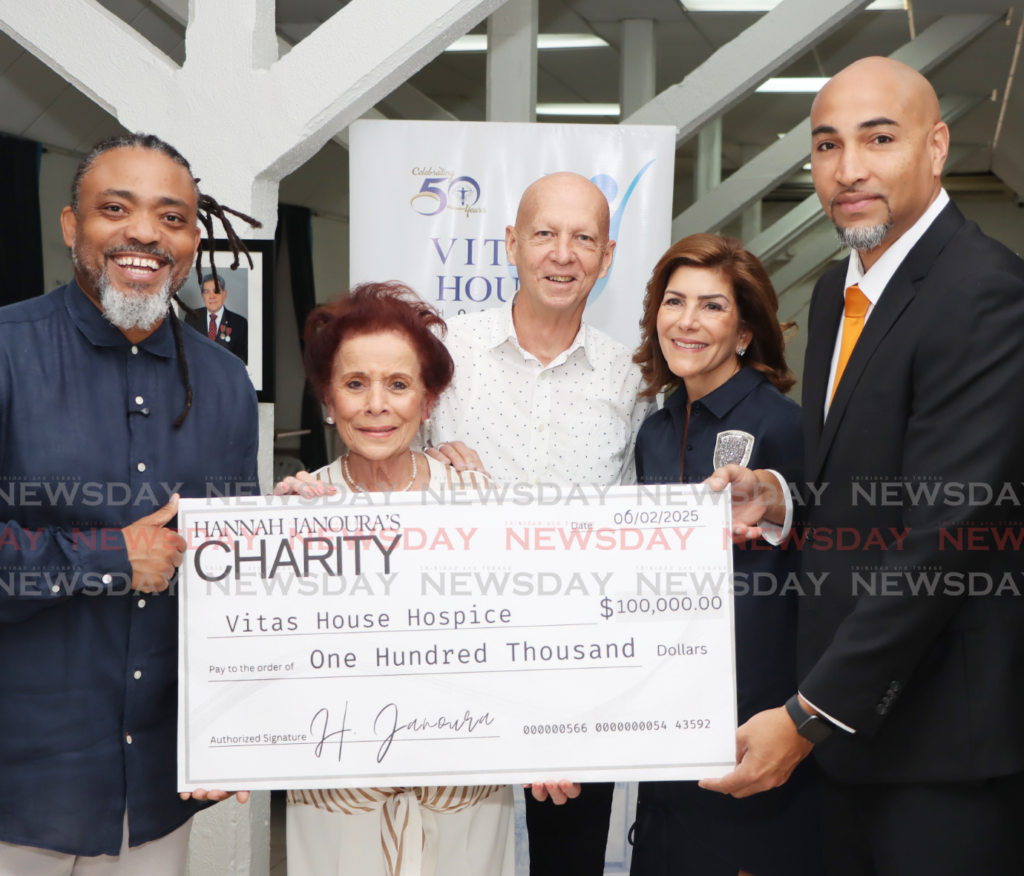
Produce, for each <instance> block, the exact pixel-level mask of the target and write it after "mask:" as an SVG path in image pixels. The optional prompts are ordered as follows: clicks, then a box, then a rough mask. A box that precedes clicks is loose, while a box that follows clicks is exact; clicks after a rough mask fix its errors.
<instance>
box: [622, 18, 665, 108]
mask: <svg viewBox="0 0 1024 876" xmlns="http://www.w3.org/2000/svg"><path fill="white" fill-rule="evenodd" d="M621 51H622V60H621V63H620V67H619V115H620V116H621V118H623V119H626V118H629V116H631V115H633V113H635V112H636V111H637V110H638V109H640V107H642V106H644V105H645V104H648V103H650V102H651V101H652V100H654V96H655V95H656V94H657V91H656V90H655V84H654V83H655V79H654V70H655V59H656V57H657V55H656V51H655V46H654V21H652V20H651V19H649V18H627V19H626V20H625V21H623V22H622V50H621Z"/></svg>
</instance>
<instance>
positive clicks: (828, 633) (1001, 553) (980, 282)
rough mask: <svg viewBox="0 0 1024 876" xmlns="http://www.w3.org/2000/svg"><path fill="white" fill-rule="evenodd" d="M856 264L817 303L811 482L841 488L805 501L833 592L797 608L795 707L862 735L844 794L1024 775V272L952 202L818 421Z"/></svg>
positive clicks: (810, 397)
mask: <svg viewBox="0 0 1024 876" xmlns="http://www.w3.org/2000/svg"><path fill="white" fill-rule="evenodd" d="M846 268H847V263H846V262H845V261H844V262H843V263H842V264H840V265H837V266H836V267H835V268H833V269H832V270H831V271H829V272H828V273H827V274H826V275H825V276H824V277H822V279H821V280H820V281H819V282H818V285H817V286H816V288H815V290H814V296H813V298H812V299H811V308H810V315H809V320H808V321H809V336H808V345H807V354H806V361H805V368H804V374H805V385H804V391H803V404H804V408H803V421H804V446H805V449H806V453H805V462H806V470H805V472H804V475H805V479H806V481H807V482H809V483H811V484H814V485H817V488H818V489H820V488H821V486H822V485H825V484H827V487H825V489H824V492H823V493H822V494H821V500H820V503H819V504H816V505H815V504H813V497H812V495H811V494H810V493H809V491H807V490H804V496H805V498H808V499H809V500H811V501H809V503H808V505H807V506H806V508H805V511H804V513H805V515H806V518H807V520H808V522H809V525H810V532H811V535H810V536H809V537H808V539H807V541H806V542H805V543H804V550H803V558H804V572H805V576H806V577H808V581H809V582H811V581H813V580H822V578H821V576H823V575H824V576H825V578H824V580H823V583H822V584H821V587H820V594H819V595H817V596H815V595H814V593H813V589H812V588H811V587H810V586H809V588H808V595H807V596H806V597H805V598H802V599H801V604H800V618H799V621H800V622H799V630H800V632H799V646H798V653H799V677H800V678H801V683H800V691H801V692H802V693H803V694H804V696H805V697H806V698H807V699H808V700H809V701H810V702H812V703H813V704H814V705H815V706H817V707H818V708H820V709H822V710H823V711H824V712H826V713H828V714H829V715H831V716H832V717H834V718H836V719H838V720H840V721H842V722H843V723H845V724H848V725H850V726H851V727H853V728H854V729H855V730H856V731H857V732H856V734H855V735H852V736H851V735H849V734H846V733H843V732H841V731H837V732H836V733H833V735H832V738H831V739H830V740H828V741H827V742H826V743H824V744H823V745H821V746H819V747H818V750H817V752H816V754H817V757H818V760H819V763H820V765H821V766H822V767H823V768H824V769H825V770H826V772H828V773H829V774H831V775H832V776H834V777H835V778H838V779H840V780H844V781H849V782H908V781H948V780H967V779H980V778H986V777H991V776H997V775H1005V774H1009V773H1013V772H1017V771H1020V770H1024V597H1022V596H1021V595H1019V594H1021V593H1024V577H1022V569H1024V545H1022V544H1021V534H1022V529H1021V525H1022V514H1021V509H1022V506H1021V504H1020V503H1022V502H1024V262H1022V261H1021V260H1020V259H1019V258H1018V257H1017V256H1015V255H1014V254H1013V253H1012V252H1010V251H1009V250H1007V249H1006V248H1005V247H1003V246H1002V245H1001V244H999V243H997V242H996V241H994V240H992V239H991V238H988V237H986V236H985V235H984V234H982V233H981V231H980V230H979V229H978V226H977V225H975V224H974V223H973V222H967V221H966V220H965V219H964V217H963V215H962V214H961V213H960V211H959V210H958V209H957V208H956V206H954V205H953V204H950V205H948V206H947V207H946V208H945V209H944V210H943V211H942V212H941V213H940V214H939V216H938V217H937V218H936V220H935V221H934V223H933V224H932V225H931V227H930V228H929V229H928V230H927V232H926V233H925V234H924V236H923V237H922V238H921V240H920V241H918V243H917V244H916V246H915V247H914V248H913V249H912V250H911V252H910V253H909V255H908V256H907V258H906V259H905V260H904V262H903V264H902V265H901V266H900V268H899V269H898V270H897V272H896V274H895V275H894V276H893V278H892V280H891V281H890V282H889V285H888V286H887V287H886V289H885V292H884V293H883V294H882V296H881V298H880V300H879V302H878V304H877V306H876V307H875V309H874V310H873V312H872V313H871V316H870V317H869V319H868V321H867V323H866V325H865V327H864V330H863V333H862V335H861V337H860V339H859V340H858V342H857V346H856V347H855V348H854V350H853V354H852V355H851V357H850V360H849V364H848V365H847V368H846V372H845V374H844V375H843V378H842V380H841V381H840V384H839V389H838V391H837V392H836V394H835V397H834V400H833V404H832V407H831V409H830V411H829V414H828V418H827V419H825V420H824V422H823V420H822V416H823V410H824V403H825V392H826V387H827V383H828V374H829V367H830V362H831V358H832V352H833V349H834V345H835V341H836V332H837V331H838V328H839V324H840V321H841V320H842V316H843V302H844V284H845V277H846ZM971 484H974V485H975V486H974V487H973V492H972V488H971V487H970V485H971ZM1004 484H1009V492H1007V488H1006V487H1004ZM989 490H991V491H992V493H991V496H990V495H989ZM1000 494H1001V498H1000ZM798 510H799V509H798ZM840 530H843V531H842V532H840ZM795 533H796V535H798V536H799V534H800V530H799V529H797V530H796V531H795ZM804 535H805V536H806V535H807V533H806V531H805V532H804ZM837 539H838V541H837ZM1014 539H1016V541H1014ZM855 542H856V546H855V547H851V546H852V545H854V543H855ZM1014 545H1016V546H1017V547H1014ZM810 575H813V576H814V577H813V578H810ZM914 587H917V595H914ZM929 588H931V591H933V592H930V590H929ZM972 590H973V591H975V593H974V595H971V591H972Z"/></svg>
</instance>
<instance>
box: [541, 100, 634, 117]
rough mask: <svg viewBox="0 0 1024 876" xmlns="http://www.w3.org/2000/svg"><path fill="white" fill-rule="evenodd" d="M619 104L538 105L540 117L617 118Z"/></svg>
mask: <svg viewBox="0 0 1024 876" xmlns="http://www.w3.org/2000/svg"><path fill="white" fill-rule="evenodd" d="M620 112H621V110H620V108H619V105H618V104H617V103H538V104H537V115H538V116H617V115H619V114H620Z"/></svg>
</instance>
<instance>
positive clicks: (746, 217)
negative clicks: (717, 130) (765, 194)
mask: <svg viewBox="0 0 1024 876" xmlns="http://www.w3.org/2000/svg"><path fill="white" fill-rule="evenodd" d="M740 151H741V155H742V158H743V163H744V164H747V163H748V162H750V161H753V160H754V159H755V158H756V157H757V156H758V154H759V153H760V152H761V147H760V146H756V145H753V144H750V143H747V144H745V145H744V146H742V147H741V150H740ZM760 233H761V201H759V200H758V201H754V203H753V204H751V205H750V206H749V207H747V209H746V210H744V211H743V217H742V226H741V230H740V238H741V239H742V240H743V242H744V243H750V241H752V240H753V239H754V238H755V237H757V236H758V235H759V234H760Z"/></svg>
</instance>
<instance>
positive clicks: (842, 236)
mask: <svg viewBox="0 0 1024 876" xmlns="http://www.w3.org/2000/svg"><path fill="white" fill-rule="evenodd" d="M891 230H892V223H891V222H887V223H886V224H885V225H870V226H868V227H866V228H865V227H864V226H854V227H853V228H841V227H840V226H838V225H837V226H836V233H837V234H838V235H839V242H840V243H841V244H842V245H843V246H848V247H850V249H855V250H857V252H870V251H871V250H873V249H877V248H878V247H880V246H881V245H882V241H883V240H885V235H887V234H888V233H889V232H890V231H891Z"/></svg>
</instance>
